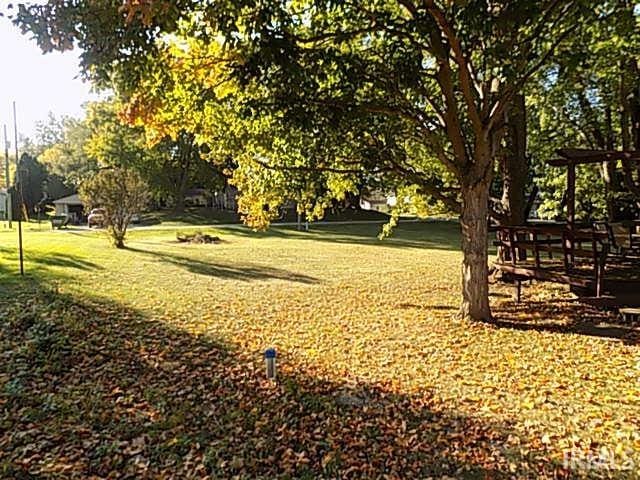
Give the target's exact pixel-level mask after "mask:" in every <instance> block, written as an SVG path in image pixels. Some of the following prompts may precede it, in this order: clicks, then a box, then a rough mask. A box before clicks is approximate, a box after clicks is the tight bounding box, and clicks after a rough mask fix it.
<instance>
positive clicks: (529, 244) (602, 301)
mask: <svg viewBox="0 0 640 480" xmlns="http://www.w3.org/2000/svg"><path fill="white" fill-rule="evenodd" d="M557 153H558V155H559V158H556V159H553V160H550V161H549V162H548V164H549V165H551V166H554V167H563V168H566V169H567V190H566V206H567V219H566V222H541V223H529V224H526V225H515V226H499V227H496V242H495V244H496V246H498V249H499V259H498V262H497V263H496V267H497V268H499V269H500V270H502V271H503V272H505V273H508V274H509V276H510V277H511V278H512V279H513V280H514V281H515V283H516V286H517V297H518V299H519V297H520V285H521V281H522V280H540V281H550V282H556V283H563V284H568V285H569V286H570V287H571V289H572V291H574V292H575V293H577V294H578V295H579V296H580V297H581V298H582V299H583V300H585V301H589V302H590V303H593V304H596V305H600V306H610V307H627V306H640V235H639V234H638V233H637V232H638V228H640V220H631V221H629V222H626V223H624V224H619V225H613V224H608V223H607V222H593V223H580V224H579V223H577V222H576V208H575V207H576V195H575V192H576V167H577V166H578V165H585V164H598V163H602V162H605V161H618V160H624V161H628V162H631V163H633V164H638V165H640V152H638V151H596V150H579V149H561V150H557ZM554 254H555V257H554Z"/></svg>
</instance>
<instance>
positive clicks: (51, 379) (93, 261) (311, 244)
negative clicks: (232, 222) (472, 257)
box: [0, 222, 640, 478]
mask: <svg viewBox="0 0 640 480" xmlns="http://www.w3.org/2000/svg"><path fill="white" fill-rule="evenodd" d="M207 232H210V233H213V234H215V235H218V236H220V237H221V239H222V242H221V243H219V244H216V245H186V244H179V243H178V242H176V241H175V234H176V232H175V231H170V230H163V231H152V230H147V231H138V232H133V233H132V234H131V235H130V238H129V241H128V246H129V248H128V249H126V250H123V251H118V250H116V249H113V248H111V247H110V246H109V244H108V240H107V239H106V238H105V236H104V235H103V234H101V233H97V232H58V231H56V232H50V231H46V230H45V231H38V230H37V229H35V230H34V229H28V230H27V231H26V232H25V247H26V256H25V259H26V268H27V272H28V278H27V280H25V281H22V280H19V279H18V278H17V277H16V276H15V273H14V272H15V271H16V267H17V262H16V260H17V257H16V254H15V233H14V232H7V231H6V230H0V262H1V263H0V276H1V277H0V278H1V284H0V296H1V297H2V301H3V303H2V305H3V306H2V307H0V313H2V315H3V317H4V319H3V322H4V324H3V327H2V328H3V329H2V352H3V361H2V367H0V372H1V373H0V375H1V376H0V381H1V382H2V392H3V393H2V397H1V398H2V407H3V418H2V424H1V427H2V428H1V429H0V431H3V433H2V437H1V440H0V460H1V462H2V463H1V464H0V465H1V468H2V470H0V473H4V475H5V476H13V477H18V476H19V475H23V474H24V475H26V474H27V473H31V474H40V475H44V476H55V475H59V476H60V475H61V476H64V477H65V478H66V477H76V478H87V477H90V476H95V477H96V478H101V477H113V478H118V477H120V476H125V475H130V476H134V477H145V476H147V477H149V478H157V477H170V476H174V477H178V478H184V477H193V478H204V477H210V478H228V477H230V476H237V477H238V478H273V477H282V478H317V477H324V478H378V477H383V476H384V475H388V476H389V477H391V478H416V477H419V478H423V477H425V478H426V477H429V476H433V477H435V478H440V477H443V476H449V477H453V478H573V477H576V478H582V477H594V478H599V477H603V478H637V476H638V474H639V470H638V469H639V468H640V453H639V452H640V432H639V418H640V416H639V411H640V380H639V374H640V370H639V367H640V366H639V365H638V361H640V356H639V351H638V344H637V340H638V331H637V329H636V328H634V327H633V326H629V325H626V326H625V325H615V324H613V323H614V322H615V319H614V317H613V315H611V314H607V313H602V312H597V311H594V310H590V309H587V308H585V307H582V306H579V305H577V304H575V303H574V302H573V301H572V299H571V297H570V295H568V294H567V293H566V292H565V291H564V290H563V289H562V288H549V287H542V286H534V287H532V288H531V289H527V290H526V293H525V295H526V301H525V302H523V303H522V304H520V305H514V304H513V303H512V302H511V300H510V298H509V293H510V292H509V291H508V290H507V289H506V288H505V287H500V286H495V287H493V289H492V290H493V296H492V302H493V305H494V312H495V314H496V322H495V323H492V324H473V323H469V322H465V321H462V320H459V319H457V318H456V313H457V308H458V304H459V291H460V276H459V271H460V261H461V254H460V252H459V248H458V244H459V236H458V226H457V225H456V224H455V223H448V222H442V223H435V222H434V223H407V224H405V225H402V226H401V227H400V228H399V229H398V230H397V231H396V233H395V235H394V236H393V237H392V238H390V239H387V240H384V241H379V240H378V239H377V238H376V235H377V233H378V232H379V226H377V225H357V226H330V225H329V226H316V227H314V228H312V230H311V231H310V232H297V231H295V230H294V229H283V228H280V229H274V230H272V231H270V232H267V233H253V232H250V231H249V230H247V229H245V228H242V227H238V228H233V229H221V230H218V231H207ZM267 347H274V348H276V349H277V351H278V369H279V371H278V380H277V382H275V383H271V382H267V381H265V380H264V372H263V370H264V368H263V363H262V357H261V355H262V352H263V351H264V349H265V348H267Z"/></svg>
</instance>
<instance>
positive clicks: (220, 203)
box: [213, 185, 238, 212]
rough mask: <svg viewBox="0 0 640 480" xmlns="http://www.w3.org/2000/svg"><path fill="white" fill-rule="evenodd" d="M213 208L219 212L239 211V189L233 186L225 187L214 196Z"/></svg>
mask: <svg viewBox="0 0 640 480" xmlns="http://www.w3.org/2000/svg"><path fill="white" fill-rule="evenodd" d="M213 207H214V208H217V209H219V210H229V211H232V212H237V211H238V189H237V188H236V187H234V186H233V185H225V187H224V188H223V189H222V190H220V191H217V192H214V194H213Z"/></svg>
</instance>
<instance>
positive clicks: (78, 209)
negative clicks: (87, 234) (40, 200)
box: [53, 193, 84, 223]
mask: <svg viewBox="0 0 640 480" xmlns="http://www.w3.org/2000/svg"><path fill="white" fill-rule="evenodd" d="M53 204H54V205H55V207H56V216H62V215H65V216H67V217H68V218H69V220H70V221H71V222H73V223H80V222H81V221H82V217H83V216H84V204H83V203H82V200H80V197H79V196H78V194H77V193H74V194H73V195H69V196H68V197H62V198H59V199H58V200H54V201H53Z"/></svg>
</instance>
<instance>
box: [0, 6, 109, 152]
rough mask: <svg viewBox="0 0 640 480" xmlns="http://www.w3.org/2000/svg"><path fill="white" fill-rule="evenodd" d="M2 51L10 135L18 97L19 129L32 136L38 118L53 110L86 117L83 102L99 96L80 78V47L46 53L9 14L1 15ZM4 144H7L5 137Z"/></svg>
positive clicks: (1, 113) (4, 114)
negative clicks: (25, 33) (68, 50)
mask: <svg viewBox="0 0 640 480" xmlns="http://www.w3.org/2000/svg"><path fill="white" fill-rule="evenodd" d="M4 1H5V0H0V3H3V2H4ZM0 53H1V55H2V58H1V63H0V65H1V66H0V128H2V124H7V128H8V132H9V133H8V134H9V137H10V139H13V106H12V103H13V101H14V100H15V102H16V109H17V118H18V133H19V135H23V136H28V137H32V136H33V134H34V133H35V125H36V122H37V121H39V120H46V119H47V116H48V114H49V112H52V113H53V114H54V115H56V116H57V117H59V116H61V115H71V116H74V117H82V116H83V110H82V104H83V103H85V102H86V101H88V100H90V99H93V98H97V95H95V94H92V93H91V86H90V85H89V84H88V83H86V82H83V81H82V80H81V79H80V78H79V74H80V70H79V67H78V65H79V62H78V52H77V51H71V52H64V53H60V52H53V53H48V54H46V55H45V54H43V53H42V52H41V50H40V49H39V47H38V45H37V44H36V42H35V41H34V40H31V39H30V38H29V36H27V35H22V34H21V33H20V30H19V29H18V28H16V27H15V26H14V25H13V24H11V23H10V21H9V20H7V18H5V17H0ZM0 135H2V131H1V130H0ZM12 144H13V142H12ZM0 145H2V147H4V141H3V140H0Z"/></svg>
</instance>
